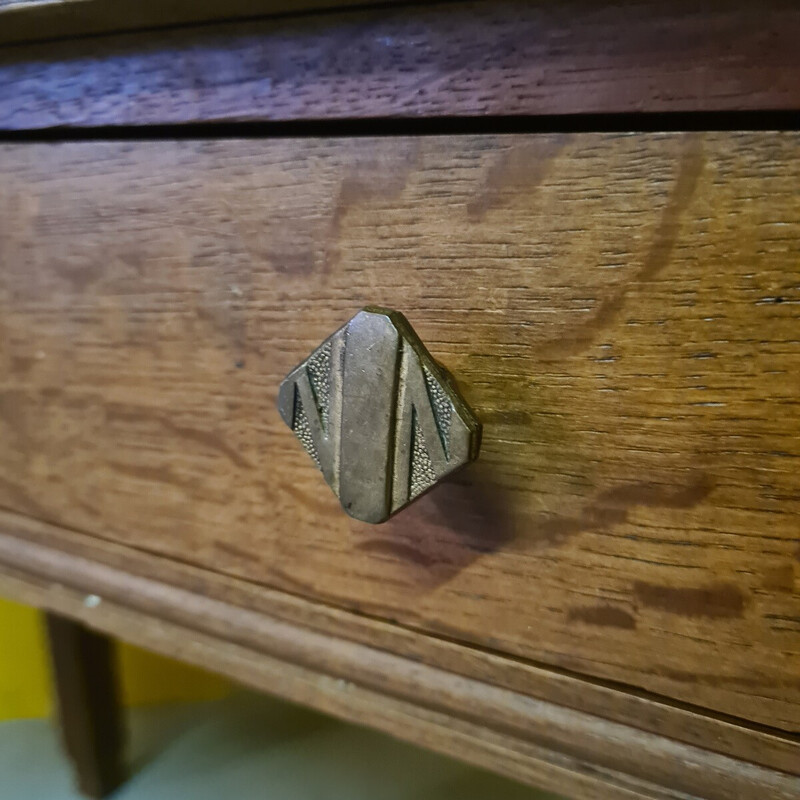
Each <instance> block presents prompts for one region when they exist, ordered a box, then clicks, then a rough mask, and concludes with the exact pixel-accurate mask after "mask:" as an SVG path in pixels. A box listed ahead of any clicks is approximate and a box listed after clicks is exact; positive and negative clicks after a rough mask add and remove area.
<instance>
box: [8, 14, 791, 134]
mask: <svg viewBox="0 0 800 800" xmlns="http://www.w3.org/2000/svg"><path fill="white" fill-rule="evenodd" d="M797 41H800V6H798V5H797V4H796V3H791V2H788V0H765V2H763V3H760V4H758V5H753V4H751V3H746V2H744V0H738V1H737V2H731V3H724V4H723V3H719V4H705V3H701V4H697V3H692V2H689V0H675V2H670V3H666V4H664V3H662V4H655V3H652V2H649V0H629V2H625V3H613V4H612V3H603V4H597V3H590V2H588V1H587V0H567V2H563V3H555V2H550V0H539V2H535V3H525V2H519V1H518V0H517V1H509V0H503V1H502V2H496V3H487V2H471V3H444V4H434V5H429V6H418V7H401V8H391V7H383V8H376V9H369V10H363V9H361V10H351V11H343V12H336V13H325V14H316V15H315V14H310V15H304V16H298V17H281V18H277V19H264V20H259V21H249V22H246V23H235V24H225V25H210V26H201V27H194V28H183V29H171V30H161V31H149V32H141V33H135V34H123V35H113V36H105V37H96V38H85V39H78V40H73V41H63V42H55V43H48V44H39V45H30V46H25V47H11V48H6V49H5V51H0V129H4V130H29V129H31V130H32V129H43V128H51V127H88V126H120V125H135V126H143V125H173V124H186V123H195V122H243V121H256V122H275V121H291V120H307V121H312V120H316V121H319V120H334V119H336V120H345V119H365V118H371V119H383V118H393V119H401V118H406V119H408V118H422V117H427V118H430V117H461V118H464V117H494V116H503V117H518V116H538V115H573V114H639V113H642V112H647V113H654V112H669V113H675V112H695V111H705V112H730V111H766V110H770V111H796V110H798V109H800V48H798V47H797V46H796V43H797Z"/></svg>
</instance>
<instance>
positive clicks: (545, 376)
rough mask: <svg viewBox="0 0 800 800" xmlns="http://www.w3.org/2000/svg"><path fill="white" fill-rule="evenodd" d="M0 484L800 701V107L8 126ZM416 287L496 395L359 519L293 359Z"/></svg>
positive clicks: (471, 618)
mask: <svg viewBox="0 0 800 800" xmlns="http://www.w3.org/2000/svg"><path fill="white" fill-rule="evenodd" d="M0 167H1V168H2V173H3V175H4V182H3V184H2V186H0V261H1V262H2V264H3V269H2V273H1V274H0V506H2V507H3V508H5V509H7V510H11V511H14V512H18V513H21V514H25V515H28V516H31V517H35V518H37V519H39V520H42V521H46V522H50V523H56V524H57V525H59V526H61V527H63V528H67V529H74V530H77V531H81V532H84V533H87V534H90V535H91V537H93V539H94V540H96V541H97V542H98V547H100V546H105V545H104V544H103V543H104V542H110V543H114V544H116V545H123V546H125V547H127V548H133V549H135V550H136V551H145V552H147V553H151V554H157V555H159V556H163V557H166V558H167V559H169V560H172V561H174V562H176V563H178V562H180V563H183V564H191V565H194V566H197V567H201V568H204V569H206V570H210V571H213V572H214V573H216V574H218V575H220V576H226V577H230V578H236V579H243V580H245V581H247V582H250V583H252V584H257V585H261V586H266V587H271V588H275V589H279V590H283V591H285V592H287V593H289V594H293V595H300V596H302V597H305V598H310V599H313V600H316V601H319V602H321V603H323V604H325V605H327V606H331V607H334V608H338V609H347V610H351V611H356V612H359V613H360V614H363V615H367V616H369V617H373V618H378V619H381V620H386V621H391V622H395V623H397V624H398V625H399V626H400V627H403V628H411V629H414V630H417V631H422V632H426V633H428V634H431V635H432V636H434V637H440V638H443V639H448V640H456V641H458V642H462V643H467V644H471V645H475V646H477V647H478V648H481V649H484V650H488V651H492V652H498V653H503V654H506V655H509V656H513V657H514V658H516V659H519V660H521V661H524V662H526V663H530V664H534V665H540V666H545V667H547V668H556V669H557V670H565V671H568V672H570V673H576V674H580V675H581V676H586V677H588V678H591V679H598V680H602V681H610V682H614V683H615V684H623V685H625V686H627V687H632V688H635V689H637V690H646V691H647V692H651V693H654V694H657V695H659V696H661V697H663V698H668V699H671V700H676V701H680V702H681V703H688V704H692V705H696V706H703V707H705V708H708V709H712V710H713V711H716V712H720V713H722V714H726V715H732V716H735V717H738V718H741V719H743V720H748V721H752V722H755V723H760V724H762V725H767V726H770V727H771V728H779V729H783V730H785V731H796V730H798V729H800V713H798V703H800V677H799V676H800V658H799V656H798V653H800V595H799V594H798V579H797V574H798V570H800V564H799V563H798V562H799V561H800V549H798V547H799V544H798V528H797V519H798V516H797V515H798V511H800V478H799V477H798V464H800V461H798V458H799V457H800V408H799V407H798V396H800V393H799V391H798V390H800V377H799V376H800V319H799V315H800V312H799V311H798V309H800V268H799V267H798V264H799V263H800V262H799V261H798V257H799V256H800V194H798V185H800V136H799V135H798V134H797V133H769V132H758V133H731V132H718V133H687V134H681V133H672V134H655V133H651V134H619V133H615V134H612V133H607V134H546V135H545V134H540V135H533V134H532V135H506V136H492V135H481V136H455V137H450V136H430V137H424V136H417V137H408V138H402V137H401V138H392V137H383V138H381V137H378V138H346V139H319V138H304V139H280V138H276V139H267V140H252V139H251V140H216V141H192V140H187V141H180V142H176V141H144V142H126V141H116V142H105V143H102V142H82V143H80V142H74V143H59V144H46V143H39V144H5V145H3V146H1V147H0ZM369 304H375V305H382V306H388V307H391V308H396V309H398V310H400V311H402V312H403V313H404V314H405V315H406V316H407V317H408V319H409V320H410V321H411V323H412V324H413V325H414V327H415V329H416V330H417V331H418V333H419V334H420V336H421V338H422V339H423V340H424V341H425V343H426V344H427V345H428V347H429V349H430V350H431V352H432V354H433V355H434V356H435V357H436V358H437V359H438V360H439V361H441V363H442V364H444V365H445V366H446V367H447V368H448V369H449V370H450V371H451V372H452V373H453V374H454V375H455V376H456V377H457V379H458V382H459V386H460V388H461V390H462V392H463V394H464V396H465V397H466V399H467V400H468V402H469V403H470V405H471V406H472V407H473V408H474V409H475V411H476V413H477V415H478V417H479V418H480V420H481V421H482V423H483V445H482V452H481V456H480V459H479V460H478V461H477V462H476V463H475V464H473V465H471V466H470V467H468V468H467V469H465V470H464V471H463V472H461V473H459V474H458V475H457V476H455V477H454V478H452V479H451V480H450V481H448V482H447V483H445V484H442V485H440V486H439V487H438V488H436V489H435V490H434V491H432V492H430V493H429V494H427V495H426V496H425V497H423V498H421V499H420V500H419V501H418V502H416V503H415V504H414V505H412V506H411V507H409V508H408V509H406V510H404V511H403V512H401V513H400V514H399V515H397V516H396V517H394V518H393V519H391V520H390V521H389V522H387V523H385V524H383V525H380V526H374V525H367V524H364V523H360V522H357V521H355V520H353V519H350V518H349V517H347V516H346V515H345V514H344V513H343V512H342V511H341V509H340V508H339V505H338V503H337V501H336V499H335V498H334V497H333V495H332V494H331V493H330V491H329V490H328V488H327V487H326V486H325V483H324V480H323V478H322V476H321V474H320V473H319V472H318V471H317V470H316V469H315V468H314V466H313V464H312V463H311V462H310V460H309V459H308V457H307V455H306V454H305V453H304V452H303V450H302V448H301V447H300V446H299V445H298V443H297V441H296V440H295V439H294V437H293V436H292V435H291V433H290V432H289V431H288V430H287V429H286V427H285V425H284V424H283V422H282V421H281V419H280V417H279V414H278V411H277V408H276V396H277V389H278V385H279V383H280V381H281V379H282V378H283V377H284V375H285V374H286V373H287V372H288V371H289V370H290V369H291V367H292V366H294V364H296V363H297V362H298V361H299V360H301V359H302V358H304V357H305V356H306V355H307V354H308V353H309V352H310V351H311V350H312V349H313V348H314V347H315V346H316V345H318V344H319V342H320V341H322V340H323V339H324V338H325V337H326V336H327V335H328V334H330V333H331V332H332V331H333V330H335V329H336V328H338V327H339V326H340V325H342V324H343V323H344V322H345V321H346V320H347V319H349V317H350V316H352V314H353V313H355V311H357V310H358V309H359V308H360V307H362V306H364V305H369Z"/></svg>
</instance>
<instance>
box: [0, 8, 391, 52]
mask: <svg viewBox="0 0 800 800" xmlns="http://www.w3.org/2000/svg"><path fill="white" fill-rule="evenodd" d="M385 2H391V0H370V5H380V4H381V3H385ZM350 5H359V3H358V1H357V0H227V2H225V3H220V2H218V0H170V2H169V3H164V2H160V0H0V44H8V43H12V42H25V41H42V40H43V39H63V38H67V37H75V36H86V35H97V34H102V33H108V32H111V31H121V30H122V31H124V30H134V29H137V28H159V27H163V26H169V25H180V24H186V23H198V22H210V21H213V20H224V19H236V18H241V17H256V16H264V15H275V14H286V13H292V14H299V13H305V12H308V11H319V10H322V9H328V8H339V7H346V6H350Z"/></svg>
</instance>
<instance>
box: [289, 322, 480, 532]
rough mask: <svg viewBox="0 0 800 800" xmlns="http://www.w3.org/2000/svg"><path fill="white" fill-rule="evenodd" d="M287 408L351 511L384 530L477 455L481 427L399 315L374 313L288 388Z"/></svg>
mask: <svg viewBox="0 0 800 800" xmlns="http://www.w3.org/2000/svg"><path fill="white" fill-rule="evenodd" d="M278 409H279V411H280V413H281V416H282V417H283V419H284V421H285V422H286V424H287V425H288V426H289V427H290V428H291V429H292V431H293V432H294V434H295V436H297V438H298V439H299V440H300V441H301V442H302V444H303V447H304V448H305V449H306V451H307V452H308V454H309V455H310V456H311V458H312V459H313V460H314V462H315V463H316V465H317V466H318V467H319V468H320V469H321V470H322V474H323V475H324V477H325V480H326V481H327V482H328V485H329V486H330V487H331V489H333V491H334V493H335V494H336V496H337V497H338V498H339V502H340V503H341V504H342V508H344V510H345V511H346V512H347V513H348V514H350V516H352V517H355V518H356V519H360V520H363V521H364V522H383V521H385V520H387V519H388V518H389V517H390V516H391V515H392V514H394V513H395V512H397V511H399V510H400V509H401V508H403V507H404V506H406V505H408V503H410V502H411V501H412V500H414V499H415V498H417V497H419V496H420V495H421V494H422V493H423V492H425V491H427V490H428V489H430V488H431V487H432V486H434V485H435V484H436V483H437V482H438V481H440V480H441V479H442V478H444V477H445V476H446V475H449V474H450V473H452V472H453V471H455V470H457V469H458V468H459V467H462V466H464V464H466V463H468V462H469V461H472V460H473V459H475V458H476V457H477V455H478V448H479V444H480V430H481V427H480V423H479V422H478V420H477V419H476V418H475V415H474V414H473V413H472V411H471V410H470V409H469V407H468V406H467V404H466V403H465V402H464V400H463V399H462V397H461V396H460V395H459V393H458V390H457V389H456V387H455V385H454V384H453V383H452V381H451V380H450V378H449V376H448V375H447V373H446V372H445V370H444V369H443V368H442V367H440V366H439V365H438V364H437V363H436V362H435V361H434V360H433V358H431V356H430V354H429V353H428V351H427V350H426V349H425V346H424V345H423V344H422V342H421V341H420V339H419V337H418V336H417V335H416V334H415V333H414V331H413V329H412V328H411V325H409V323H408V321H407V320H406V318H405V317H404V316H403V315H402V314H399V313H398V312H397V311H389V310H388V309H384V308H371V307H370V308H365V309H364V310H363V311H359V312H358V314H356V315H355V316H354V317H353V318H352V319H351V320H350V321H349V322H348V323H347V324H346V325H344V326H343V327H342V328H339V330H338V331H336V333H334V334H333V335H332V336H330V337H329V338H327V339H326V340H325V341H324V342H323V343H322V344H321V345H320V346H319V347H318V348H317V349H316V350H315V351H314V352H313V353H311V355H310V356H309V357H308V358H307V359H306V360H305V361H303V362H302V363H301V364H299V365H298V366H296V367H295V368H294V369H293V370H292V371H291V372H290V373H289V374H288V375H287V376H286V378H285V379H284V381H283V383H281V387H280V391H279V394H278Z"/></svg>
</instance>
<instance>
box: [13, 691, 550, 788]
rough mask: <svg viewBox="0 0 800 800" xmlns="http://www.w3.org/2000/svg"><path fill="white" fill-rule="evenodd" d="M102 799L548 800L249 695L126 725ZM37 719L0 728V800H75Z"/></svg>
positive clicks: (157, 712)
mask: <svg viewBox="0 0 800 800" xmlns="http://www.w3.org/2000/svg"><path fill="white" fill-rule="evenodd" d="M128 719H129V751H130V755H131V759H132V762H133V775H132V777H131V779H130V780H129V781H128V783H127V784H125V786H123V787H122V788H121V789H120V790H119V791H118V792H117V793H116V794H115V795H114V800H186V799H187V798H191V800H228V799H230V800H234V799H235V800H255V798H258V800H558V799H557V798H556V797H555V795H551V794H546V793H543V792H537V791H535V790H533V789H529V788H527V787H524V786H521V785H519V784H516V783H513V782H511V781H508V780H505V779H503V778H499V777H496V776H494V775H491V774H489V773H487V772H484V771H482V770H478V769H473V768H471V767H467V766H464V765H462V764H460V763H458V762H456V761H453V760H451V759H449V758H445V757H443V756H438V755H435V754H433V753H429V752H426V751H424V750H421V749H419V748H416V747H412V746H411V745H407V744H403V743H402V742H398V741H395V740H394V739H391V738H389V737H388V736H384V735H383V734H380V733H375V732H373V731H369V730H366V729H364V728H359V727H356V726H354V725H347V724H344V723H341V722H338V721H336V720H333V719H331V718H330V717H326V716H323V715H321V714H317V713H315V712H312V711H308V710H306V709H302V708H298V707H296V706H293V705H290V704H288V703H283V702H280V701H278V700H273V699H271V698H268V697H264V696H261V695H255V694H250V693H245V692H241V693H238V694H236V695H234V696H233V697H231V698H229V699H227V700H223V701H220V702H216V703H204V704H199V705H190V706H174V707H166V708H163V707H162V708H151V709H138V710H135V711H132V712H130V713H129V715H128ZM79 798H80V795H78V794H77V793H76V792H75V791H74V790H73V789H72V780H71V775H70V772H69V769H68V765H67V762H66V760H65V758H64V757H63V756H62V755H61V752H60V750H59V748H58V741H57V737H56V734H55V732H54V729H53V726H52V725H51V724H50V722H49V721H47V720H19V721H14V722H5V723H2V724H0V800H79Z"/></svg>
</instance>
